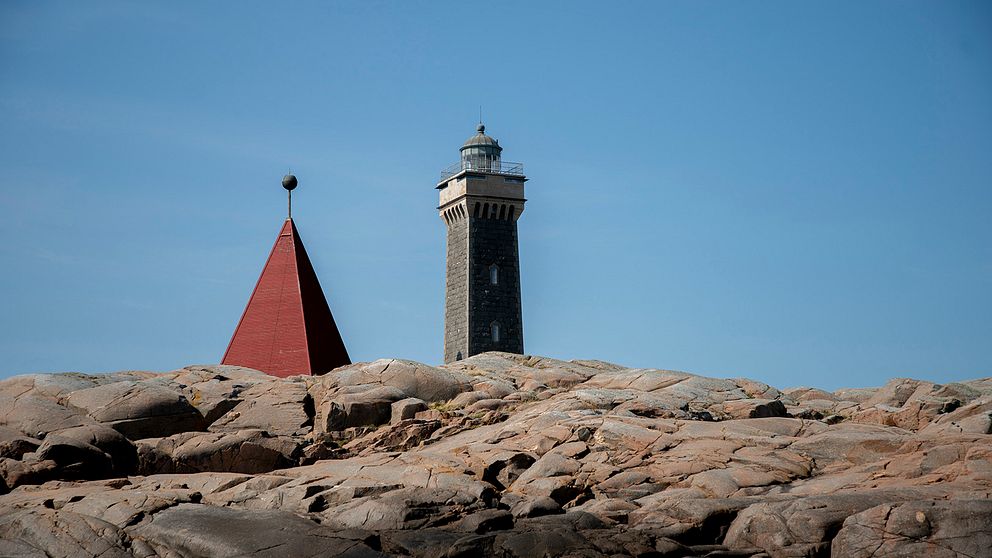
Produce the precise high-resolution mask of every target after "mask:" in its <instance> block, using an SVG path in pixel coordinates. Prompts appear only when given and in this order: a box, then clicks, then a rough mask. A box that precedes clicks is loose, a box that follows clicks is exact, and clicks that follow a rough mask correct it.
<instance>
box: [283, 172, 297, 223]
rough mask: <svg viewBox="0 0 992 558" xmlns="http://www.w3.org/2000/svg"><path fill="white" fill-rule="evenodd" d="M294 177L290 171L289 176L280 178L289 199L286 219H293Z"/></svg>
mask: <svg viewBox="0 0 992 558" xmlns="http://www.w3.org/2000/svg"><path fill="white" fill-rule="evenodd" d="M296 184H297V182H296V177H295V176H293V174H292V171H291V172H290V174H287V175H286V176H284V177H282V187H283V188H285V189H286V194H287V196H288V197H289V203H288V207H287V216H286V218H287V219H292V218H293V190H294V189H295V188H296Z"/></svg>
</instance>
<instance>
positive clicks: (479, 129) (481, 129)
mask: <svg viewBox="0 0 992 558" xmlns="http://www.w3.org/2000/svg"><path fill="white" fill-rule="evenodd" d="M475 131H476V132H479V133H480V134H484V133H486V125H485V124H483V123H482V122H479V125H478V126H476V127H475Z"/></svg>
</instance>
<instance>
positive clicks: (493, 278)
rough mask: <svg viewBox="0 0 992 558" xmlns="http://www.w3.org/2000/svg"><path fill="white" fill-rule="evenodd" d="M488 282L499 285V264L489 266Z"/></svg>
mask: <svg viewBox="0 0 992 558" xmlns="http://www.w3.org/2000/svg"><path fill="white" fill-rule="evenodd" d="M489 284H490V285H499V266H498V265H496V264H493V265H491V266H489Z"/></svg>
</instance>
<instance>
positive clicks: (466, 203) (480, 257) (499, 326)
mask: <svg viewBox="0 0 992 558" xmlns="http://www.w3.org/2000/svg"><path fill="white" fill-rule="evenodd" d="M477 131H478V133H477V134H475V135H474V136H472V137H471V138H469V139H468V141H466V142H465V145H463V146H462V148H461V160H460V161H459V162H458V163H455V164H454V165H452V166H451V167H449V168H448V169H446V170H444V171H442V173H441V181H440V182H439V183H438V185H437V189H438V190H439V191H440V198H441V199H440V205H439V206H438V211H439V212H440V214H441V219H443V220H444V222H445V224H446V225H447V227H448V252H447V276H446V279H445V301H444V362H445V363H448V362H454V361H456V360H461V359H463V358H468V357H470V356H472V355H475V354H479V353H482V352H485V351H506V352H509V353H519V354H522V353H523V352H524V330H523V317H522V314H521V310H520V256H519V253H518V251H517V219H519V218H520V214H521V213H523V211H524V202H525V201H527V200H525V199H524V182H526V180H527V178H526V177H524V173H523V165H521V164H519V163H507V162H504V161H502V158H501V156H500V153H501V152H502V151H503V148H502V147H500V145H499V142H498V141H496V140H495V139H493V138H491V137H489V136H487V135H486V127H485V126H483V125H482V123H479V127H478V128H477Z"/></svg>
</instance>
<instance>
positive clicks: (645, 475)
mask: <svg viewBox="0 0 992 558" xmlns="http://www.w3.org/2000/svg"><path fill="white" fill-rule="evenodd" d="M0 555H2V556H13V557H20V556H24V557H27V556H78V555H93V556H96V555H99V556H105V557H113V556H120V557H141V558H152V557H162V558H166V557H168V558H179V557H194V556H245V555H250V556H329V555H333V556H356V557H358V556H431V557H434V556H450V557H454V556H501V557H521V558H522V557H529V556H584V557H598V556H603V557H607V556H609V557H619V556H639V557H647V556H671V557H676V556H686V557H690V556H713V557H715V556H742V557H743V556H750V557H755V558H757V557H776V558H777V557H795V556H834V557H849V556H850V557H866V558H867V557H875V558H879V557H884V556H892V557H895V556H939V557H942V556H970V557H988V556H992V378H983V379H977V380H973V381H969V382H957V383H949V384H943V385H940V384H934V383H931V382H925V381H920V380H914V379H910V378H897V379H893V380H891V381H889V382H888V383H887V384H886V385H885V386H882V387H879V388H864V389H861V388H859V389H842V390H837V391H834V392H828V391H824V390H820V389H817V388H814V387H800V388H793V389H784V390H780V389H777V388H775V387H772V386H769V385H767V384H764V383H762V382H759V381H755V380H751V379H747V378H733V379H722V378H707V377H704V376H698V375H694V374H691V373H687V372H678V371H669V370H656V369H630V368H626V367H623V366H620V365H616V364H611V363H607V362H602V361H595V360H573V361H562V360H556V359H551V358H545V357H538V356H524V355H514V354H508V353H484V354H481V355H476V356H474V357H472V358H469V359H466V360H463V361H459V362H457V363H453V364H449V365H445V366H439V367H434V366H429V365H425V364H421V363H417V362H413V361H408V360H401V359H381V360H377V361H374V362H365V363H356V364H353V365H349V366H345V367H342V368H339V369H336V370H335V371H333V372H331V373H329V374H327V375H325V376H319V377H310V376H295V377H290V378H276V377H271V376H267V375H265V374H263V373H261V372H258V371H255V370H250V369H246V368H241V367H236V366H190V367H186V368H183V369H180V370H176V371H173V372H168V373H163V374H158V373H150V372H140V371H128V372H119V373H113V374H106V375H84V374H75V373H66V374H50V375H46V374H35V375H28V376H18V377H14V378H10V379H7V380H4V381H0Z"/></svg>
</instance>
